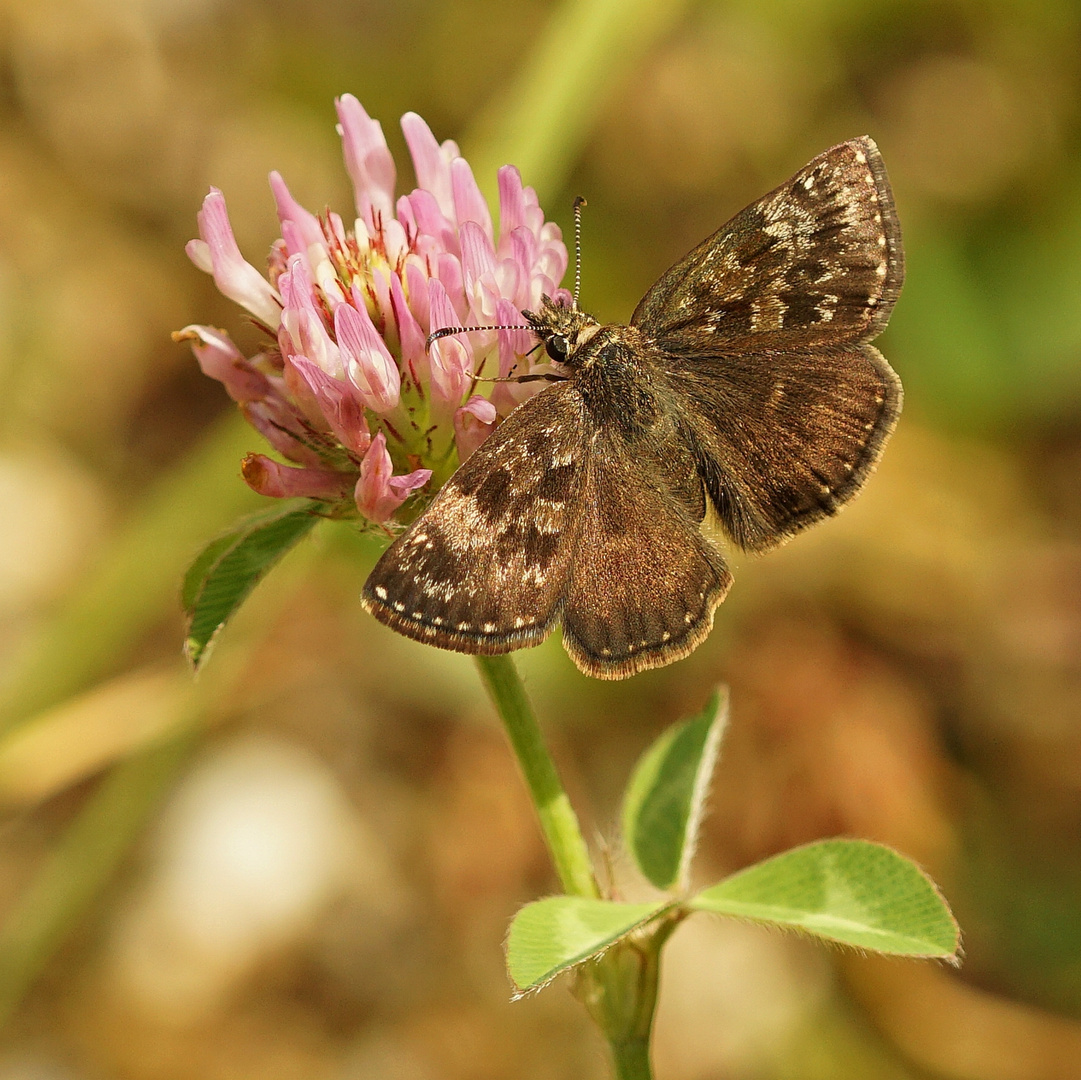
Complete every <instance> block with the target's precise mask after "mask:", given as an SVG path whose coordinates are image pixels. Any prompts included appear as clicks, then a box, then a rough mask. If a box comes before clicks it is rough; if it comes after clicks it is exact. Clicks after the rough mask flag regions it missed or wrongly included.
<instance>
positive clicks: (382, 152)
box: [334, 94, 395, 227]
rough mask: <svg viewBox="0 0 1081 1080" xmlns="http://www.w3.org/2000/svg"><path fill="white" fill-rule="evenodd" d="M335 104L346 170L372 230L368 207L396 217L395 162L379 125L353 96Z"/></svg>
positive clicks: (358, 210) (359, 207) (359, 212)
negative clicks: (367, 211) (366, 212)
mask: <svg viewBox="0 0 1081 1080" xmlns="http://www.w3.org/2000/svg"><path fill="white" fill-rule="evenodd" d="M334 104H335V107H336V108H337V110H338V120H339V124H338V133H339V134H340V135H341V137H342V149H343V151H344V155H345V167H346V170H347V171H348V173H349V178H350V179H351V180H352V181H353V190H354V192H355V194H356V208H357V213H358V214H360V216H361V217H364V218H365V219H366V220H367V224H368V225H369V227H371V226H372V224H373V221H372V219H371V216H370V213H369V214H365V211H366V210H368V209H369V207H370V208H371V209H374V210H376V211H378V212H379V213H380V214H381V215H382V216H383V217H384V218H391V217H392V216H393V214H394V179H395V173H394V158H393V157H391V154H390V151H389V150H388V149H387V141H386V139H385V138H384V137H383V129H382V127H381V126H380V124H379V121H378V120H373V119H372V118H371V117H370V116H369V115H368V114H367V113H366V112H365V111H364V106H363V105H361V103H360V102H359V101H357V99H356V98H355V97H354V96H353V95H352V94H342V96H341V97H340V98H338V99H337V100H336V101H335V102H334Z"/></svg>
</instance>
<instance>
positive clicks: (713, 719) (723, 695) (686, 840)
mask: <svg viewBox="0 0 1081 1080" xmlns="http://www.w3.org/2000/svg"><path fill="white" fill-rule="evenodd" d="M727 719H728V691H727V689H721V690H718V691H717V692H715V693H714V695H713V696H712V697H711V698H710V700H709V703H708V704H707V705H706V707H705V709H704V710H703V711H702V712H701V713H700V714H699V715H698V716H695V717H694V718H692V719H691V720H688V721H686V722H685V723H683V724H679V725H677V726H676V727H673V728H670V729H669V730H668V731H666V732H665V733H664V734H663V735H662V736H661V737H660V738H659V739H658V740H657V741H656V742H655V743H654V744H653V745H652V746H651V747H650V748H649V749H648V750H647V751H646V752H645V754H644V755H643V756H642V759H641V761H639V763H638V766H637V767H636V768H635V770H634V774H633V775H632V777H631V781H630V783H629V784H628V785H627V792H626V794H625V795H624V797H623V839H624V843H625V844H626V845H627V849H628V850H629V851H630V853H631V855H632V856H633V858H634V861H635V863H636V864H637V865H638V868H639V870H641V871H642V873H643V874H644V875H645V876H646V877H647V878H648V879H649V880H650V881H651V882H652V883H653V884H654V885H656V886H657V888H659V889H673V888H677V889H678V888H682V887H684V886H685V885H686V883H687V874H688V870H689V868H690V863H691V859H692V858H693V856H694V849H695V845H696V843H697V840H698V826H699V825H700V823H701V821H702V810H703V807H704V804H705V800H706V795H707V794H708V792H709V782H710V778H711V777H712V776H713V766H714V764H715V763H716V761H717V750H718V748H719V747H720V744H721V735H722V734H723V732H724V726H725V723H726V722H727Z"/></svg>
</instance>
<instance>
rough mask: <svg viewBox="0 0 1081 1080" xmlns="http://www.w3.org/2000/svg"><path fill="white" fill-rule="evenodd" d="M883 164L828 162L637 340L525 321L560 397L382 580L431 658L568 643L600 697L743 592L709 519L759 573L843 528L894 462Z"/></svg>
mask: <svg viewBox="0 0 1081 1080" xmlns="http://www.w3.org/2000/svg"><path fill="white" fill-rule="evenodd" d="M903 278H904V255H903V252H902V247H901V231H900V225H899V223H898V221H897V214H896V211H895V209H894V202H893V195H892V192H891V190H890V185H889V180H888V179H887V176H886V170H885V167H884V166H883V164H882V159H881V157H880V155H879V152H878V148H877V147H876V146H875V144H874V142H873V141H872V140H871V139H869V138H867V137H863V138H858V139H853V140H851V141H849V142H845V143H841V144H840V145H838V146H834V147H832V148H831V149H829V150H827V151H825V152H824V153H822V154H820V155H819V156H818V157H816V158H815V159H814V160H813V161H811V162H810V163H809V164H808V165H806V166H805V167H804V168H803V169H801V170H800V171H799V172H798V173H796V175H795V176H793V177H792V178H791V179H790V180H788V181H786V182H785V183H783V184H782V185H781V186H780V187H778V188H776V189H775V190H774V191H772V192H770V193H769V194H768V195H765V196H763V197H762V198H760V199H758V200H757V201H756V202H754V203H752V204H751V205H750V206H748V207H747V208H746V209H744V210H742V211H741V212H740V213H738V214H737V215H736V216H735V217H734V218H732V220H731V221H729V222H728V223H727V224H726V225H723V226H721V228H720V229H718V230H717V232H715V233H714V234H713V235H712V236H710V237H708V238H707V239H706V240H703V241H702V243H700V244H699V245H698V246H697V247H696V248H694V249H693V250H692V251H691V252H689V253H688V254H687V255H686V256H684V257H683V258H682V259H681V260H680V261H679V262H677V263H676V264H675V265H674V266H673V267H672V268H671V269H669V270H668V271H667V272H666V273H665V274H663V275H662V277H661V278H660V280H658V281H657V282H656V284H655V285H653V287H652V288H651V289H650V290H649V291H648V292H647V293H646V295H645V296H644V297H643V298H642V301H641V302H640V303H639V305H638V307H637V308H636V309H635V311H634V314H633V315H632V316H631V320H630V324H629V325H627V326H620V325H601V324H600V323H598V322H597V320H596V319H594V318H593V317H592V316H591V315H588V314H586V313H585V312H584V311H581V310H580V309H579V308H578V303H577V295H576V296H575V299H574V302H573V303H571V304H566V303H557V302H555V301H553V300H552V299H550V298H549V297H544V298H543V300H542V302H541V304H540V307H539V310H538V311H537V312H535V313H534V312H524V313H523V315H524V317H525V318H526V320H527V321H528V324H529V327H530V328H531V329H532V330H533V332H534V333H535V334H536V335H537V337H538V339H539V341H540V342H541V343H542V344H543V345H544V348H545V350H546V352H547V355H548V356H549V357H550V358H551V360H552V361H554V362H555V363H556V364H557V365H558V366H559V369H560V370H561V371H562V372H563V373H565V376H566V377H565V378H562V379H560V380H559V381H555V382H553V383H551V384H550V385H548V386H546V387H545V388H544V389H543V390H541V391H540V392H539V393H538V394H536V395H535V396H534V397H531V398H529V399H528V400H526V401H525V402H523V403H522V404H521V405H519V406H518V407H517V408H516V409H515V410H514V411H513V412H512V413H511V414H510V415H509V416H508V417H507V418H506V419H505V420H504V421H503V423H502V424H501V425H500V426H499V427H498V428H496V430H495V431H494V432H493V433H492V434H491V435H490V436H489V437H488V438H487V439H486V440H485V441H484V442H483V443H482V444H481V446H480V447H479V449H477V450H476V451H475V452H474V453H473V454H472V456H470V457H469V458H468V459H467V460H466V461H465V463H464V464H463V465H462V466H461V467H460V468H459V469H458V471H457V472H456V473H455V474H454V475H453V476H452V477H451V478H450V480H449V481H448V482H447V483H446V485H445V486H444V487H443V489H442V490H441V491H440V492H439V494H438V495H437V496H436V497H435V499H434V500H433V502H432V503H431V505H430V506H429V507H428V509H427V510H426V511H425V512H424V513H423V514H422V515H421V516H420V517H419V518H418V519H417V520H416V521H415V522H414V523H413V524H412V525H411V526H410V527H409V529H407V530H406V531H405V532H404V533H402V534H401V535H400V536H399V537H398V538H397V539H396V540H395V541H394V543H393V544H391V546H390V547H389V548H388V549H387V550H386V552H385V553H384V554H383V556H382V558H380V560H379V562H378V563H377V564H376V566H375V568H374V570H373V571H372V573H371V575H370V576H369V578H368V580H367V582H366V584H365V586H364V593H363V604H364V606H365V607H366V608H367V610H368V611H370V612H371V613H372V614H373V615H374V616H375V617H376V618H377V619H379V620H380V621H381V622H383V623H385V624H386V625H387V626H389V627H391V628H392V629H394V630H397V631H398V632H399V633H402V634H405V635H406V636H408V637H411V638H414V639H416V640H417V641H422V642H427V643H429V644H431V645H436V646H438V647H440V648H444V649H453V650H457V651H459V652H465V653H481V654H495V653H505V652H510V651H511V650H514V649H520V648H524V647H527V646H532V645H537V644H539V643H540V642H541V641H543V640H544V638H545V637H547V636H548V634H549V633H551V632H552V630H553V629H554V628H555V627H556V626H557V625H558V624H562V628H563V644H564V647H565V648H566V650H567V652H568V654H569V655H570V657H571V659H572V660H573V661H574V663H575V664H577V666H578V667H579V668H580V669H581V670H582V671H583V672H585V673H586V674H588V675H592V676H596V677H598V678H603V679H620V678H625V677H627V676H630V675H634V674H635V673H637V672H640V671H643V670H645V669H647V668H653V667H659V666H661V665H664V664H669V663H672V662H673V661H675V660H679V659H681V658H682V657H685V656H687V655H688V654H689V653H690V652H691V651H692V650H694V649H695V648H697V646H698V645H700V644H701V643H702V641H703V640H705V638H706V636H707V635H708V634H709V631H710V629H711V628H712V625H713V614H714V611H715V609H716V607H717V605H718V604H719V603H720V602H721V601H722V600H723V599H724V597H725V594H726V593H727V592H728V589H729V587H730V585H731V584H732V576H731V574H730V573H729V570H728V567H727V566H726V564H725V561H724V558H723V557H722V555H721V553H720V551H719V550H718V548H717V547H716V545H715V544H714V543H713V542H712V540H710V539H709V538H707V537H706V536H705V535H703V533H702V531H701V528H700V526H701V524H702V522H703V520H704V519H705V517H706V514H707V511H709V512H710V513H711V514H712V517H713V519H714V520H715V522H716V523H718V524H719V525H720V527H721V529H722V530H723V532H724V534H725V535H726V536H727V538H728V539H729V540H730V541H731V542H732V543H733V544H734V545H735V546H736V547H738V548H742V549H743V550H745V551H751V552H764V551H768V550H769V549H770V548H773V547H776V546H777V545H779V544H782V543H784V542H785V541H787V540H788V539H790V538H791V537H792V536H794V535H795V534H796V533H798V532H800V531H801V530H803V529H805V528H807V526H809V525H812V524H814V523H815V522H816V521H819V520H821V519H822V518H825V517H828V516H829V515H832V514H835V513H836V512H837V511H838V510H839V509H840V508H841V507H842V506H843V505H844V504H845V503H846V502H848V500H849V499H851V498H852V497H853V496H854V495H855V494H856V492H858V491H859V490H860V488H861V487H862V486H863V484H864V482H865V481H866V480H867V477H868V475H869V474H870V473H871V471H872V470H873V469H874V467H875V465H876V463H877V462H878V460H879V458H880V457H881V455H882V451H883V448H884V446H885V444H886V441H887V439H888V438H889V436H890V433H891V432H892V431H893V428H894V425H895V424H896V422H897V417H898V415H899V414H900V411H901V401H902V390H901V383H900V380H899V379H898V377H897V375H896V374H895V373H894V371H893V369H892V368H891V367H890V366H889V364H888V363H887V362H886V360H885V359H884V358H883V356H882V354H881V353H879V352H878V350H877V349H875V348H874V347H873V346H872V345H870V344H869V342H870V341H871V340H873V339H874V338H875V337H877V336H878V334H880V333H881V332H882V330H883V329H884V328H885V326H886V323H887V320H888V319H889V316H890V312H891V310H892V308H893V305H894V303H895V301H896V300H897V296H898V294H899V292H900V290H901V284H902V281H903Z"/></svg>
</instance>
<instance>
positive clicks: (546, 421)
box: [363, 382, 585, 654]
mask: <svg viewBox="0 0 1081 1080" xmlns="http://www.w3.org/2000/svg"><path fill="white" fill-rule="evenodd" d="M584 438H585V430H584V426H583V414H582V403H581V398H580V396H579V395H578V394H577V393H576V392H575V390H574V389H573V387H572V385H571V384H570V383H569V382H565V383H559V384H557V385H555V386H552V387H549V388H547V389H545V390H543V391H541V393H540V394H538V395H537V396H536V397H534V398H531V399H530V400H529V401H527V402H525V403H524V404H523V405H520V406H519V407H518V408H517V409H516V410H515V411H514V412H513V413H512V414H511V415H510V416H509V417H508V418H507V419H506V420H505V421H504V422H503V423H502V424H501V425H500V426H499V427H498V428H497V429H496V431H495V432H494V433H493V434H492V435H491V436H489V437H488V438H487V439H486V440H485V441H484V442H483V443H482V444H481V446H480V447H479V448H478V449H477V450H476V451H475V452H474V453H473V455H472V456H471V457H470V458H469V459H468V460H467V461H466V462H465V464H464V465H462V467H461V468H460V469H459V470H458V471H457V472H456V473H455V474H454V475H453V476H452V477H451V478H450V480H449V481H447V483H446V484H445V485H444V487H443V489H442V491H440V493H439V494H438V496H436V498H435V500H434V501H433V502H432V505H431V506H430V507H429V508H428V509H427V510H426V511H425V513H424V514H423V515H422V516H421V517H420V518H419V519H418V520H417V521H416V522H414V524H413V525H412V527H411V528H409V529H408V530H407V531H406V532H404V533H403V534H402V535H401V536H400V537H398V539H397V540H395V541H394V543H393V544H391V546H390V547H389V548H388V549H387V550H386V552H384V554H383V556H382V558H381V559H380V560H379V562H378V563H377V564H376V566H375V569H374V570H373V571H372V573H371V575H370V576H369V578H368V580H367V582H366V583H365V585H364V595H363V602H364V606H365V607H366V608H367V609H368V610H369V611H370V612H371V613H372V614H373V615H375V617H376V618H377V619H379V620H380V622H384V623H386V624H387V625H388V626H390V627H391V628H393V629H394V630H397V631H399V632H400V633H402V634H405V635H406V636H408V637H411V638H415V639H416V640H417V641H424V642H428V643H430V644H432V645H438V646H440V647H441V648H444V649H456V650H458V651H461V652H470V653H489V654H491V653H502V652H509V651H510V650H512V649H519V648H523V647H524V646H528V645H536V644H537V643H538V642H540V641H541V640H543V638H544V637H545V636H547V634H548V633H549V632H550V631H551V629H552V627H553V625H554V624H555V622H556V621H557V619H558V616H559V607H560V603H561V601H562V598H563V594H564V591H565V587H566V582H567V577H568V573H569V569H570V559H571V555H572V553H573V549H574V544H575V540H576V538H577V534H578V526H579V516H580V507H581V487H582V471H581V467H582V461H583V453H582V449H583V440H584Z"/></svg>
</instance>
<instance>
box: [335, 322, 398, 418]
mask: <svg viewBox="0 0 1081 1080" xmlns="http://www.w3.org/2000/svg"><path fill="white" fill-rule="evenodd" d="M334 336H335V337H336V338H337V339H338V348H339V349H340V350H341V355H342V360H343V362H344V366H345V375H346V378H347V379H348V381H349V382H350V383H351V384H352V385H353V386H354V387H355V388H356V391H357V393H358V394H359V395H360V400H361V401H363V402H364V404H365V405H366V406H367V407H368V408H369V409H371V410H372V412H374V413H379V414H385V413H389V412H392V411H393V410H394V409H396V408H397V407H398V401H399V400H400V397H401V377H400V375H399V374H398V366H397V364H395V362H394V357H393V356H391V355H390V350H389V349H388V348H387V347H386V345H385V344H384V342H383V339H382V338H381V337H380V336H379V333H378V332H377V331H376V329H375V325H374V324H373V323H372V320H371V316H370V315H369V314H368V309H367V308H366V307H362V308H361V309H360V310H359V311H358V310H357V309H356V308H355V307H353V306H352V304H339V306H338V309H337V310H336V311H335V312H334Z"/></svg>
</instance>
